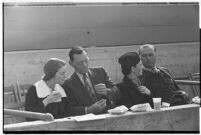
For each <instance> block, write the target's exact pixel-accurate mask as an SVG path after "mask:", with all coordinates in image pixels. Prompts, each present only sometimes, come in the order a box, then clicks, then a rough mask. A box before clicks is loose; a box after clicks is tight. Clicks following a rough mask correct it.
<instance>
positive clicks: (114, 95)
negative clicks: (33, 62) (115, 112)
mask: <svg viewBox="0 0 201 135" xmlns="http://www.w3.org/2000/svg"><path fill="white" fill-rule="evenodd" d="M101 69H102V73H103V75H104V79H105V84H106V87H107V88H110V89H109V91H108V92H107V95H108V98H109V100H111V101H114V102H117V101H118V100H119V99H120V97H121V91H120V90H119V88H118V87H117V86H116V85H115V84H114V83H113V82H112V80H111V78H110V77H109V75H108V74H107V72H106V71H105V69H104V68H101Z"/></svg>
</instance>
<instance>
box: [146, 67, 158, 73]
mask: <svg viewBox="0 0 201 135" xmlns="http://www.w3.org/2000/svg"><path fill="white" fill-rule="evenodd" d="M143 68H144V70H146V71H149V72H152V73H158V72H160V70H159V69H158V68H157V67H156V66H155V67H154V68H153V69H149V68H146V67H143Z"/></svg>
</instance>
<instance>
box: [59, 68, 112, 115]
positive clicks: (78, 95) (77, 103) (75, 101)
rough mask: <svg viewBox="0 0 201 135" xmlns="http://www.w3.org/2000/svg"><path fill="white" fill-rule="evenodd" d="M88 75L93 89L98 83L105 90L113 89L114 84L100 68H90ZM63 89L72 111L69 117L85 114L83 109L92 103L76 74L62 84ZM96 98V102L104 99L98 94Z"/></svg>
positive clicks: (108, 102)
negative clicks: (104, 87) (101, 84)
mask: <svg viewBox="0 0 201 135" xmlns="http://www.w3.org/2000/svg"><path fill="white" fill-rule="evenodd" d="M88 75H89V78H90V80H91V83H92V86H93V89H94V85H96V84H98V83H104V84H105V85H106V87H107V88H113V87H115V84H114V83H113V82H112V81H111V79H110V77H109V76H108V74H107V73H106V71H105V70H104V69H103V68H102V67H98V68H90V69H89V72H88ZM63 88H64V90H65V91H66V93H67V96H68V98H69V105H70V106H71V111H72V114H71V115H83V114H85V107H89V106H91V105H92V104H93V103H91V101H90V98H89V95H88V92H87V90H86V89H85V87H84V85H83V83H82V82H81V80H80V79H79V77H78V76H77V74H76V73H73V74H72V76H71V77H70V78H69V79H67V80H66V81H65V82H64V84H63ZM96 97H97V99H98V100H100V99H102V98H105V97H102V96H101V95H98V94H96ZM110 103H111V102H110V101H109V100H107V106H110V105H109V104H110Z"/></svg>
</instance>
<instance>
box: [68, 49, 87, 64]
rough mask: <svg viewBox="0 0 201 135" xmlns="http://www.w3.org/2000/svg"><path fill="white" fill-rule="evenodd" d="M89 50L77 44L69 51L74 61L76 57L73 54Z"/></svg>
mask: <svg viewBox="0 0 201 135" xmlns="http://www.w3.org/2000/svg"><path fill="white" fill-rule="evenodd" d="M84 51H85V52H87V50H86V49H84V48H83V47H81V46H75V47H72V48H71V50H70V52H69V57H70V60H71V61H73V60H74V58H73V55H74V54H82V53H83V52H84Z"/></svg>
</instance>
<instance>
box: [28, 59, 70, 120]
mask: <svg viewBox="0 0 201 135" xmlns="http://www.w3.org/2000/svg"><path fill="white" fill-rule="evenodd" d="M43 70H44V73H45V75H44V77H43V79H42V80H40V81H38V82H36V83H35V84H34V85H32V86H31V87H30V88H29V90H28V92H27V95H26V101H25V110H26V111H32V112H41V113H51V114H52V115H53V116H54V118H55V119H57V118H63V117H67V116H68V115H69V107H68V102H67V95H66V93H65V91H64V89H63V88H62V87H61V85H62V84H63V83H64V81H65V79H66V76H65V75H66V63H65V62H64V61H62V60H60V59H57V58H51V59H49V60H48V61H47V63H46V64H45V66H44V69H43ZM27 120H30V119H27Z"/></svg>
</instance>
